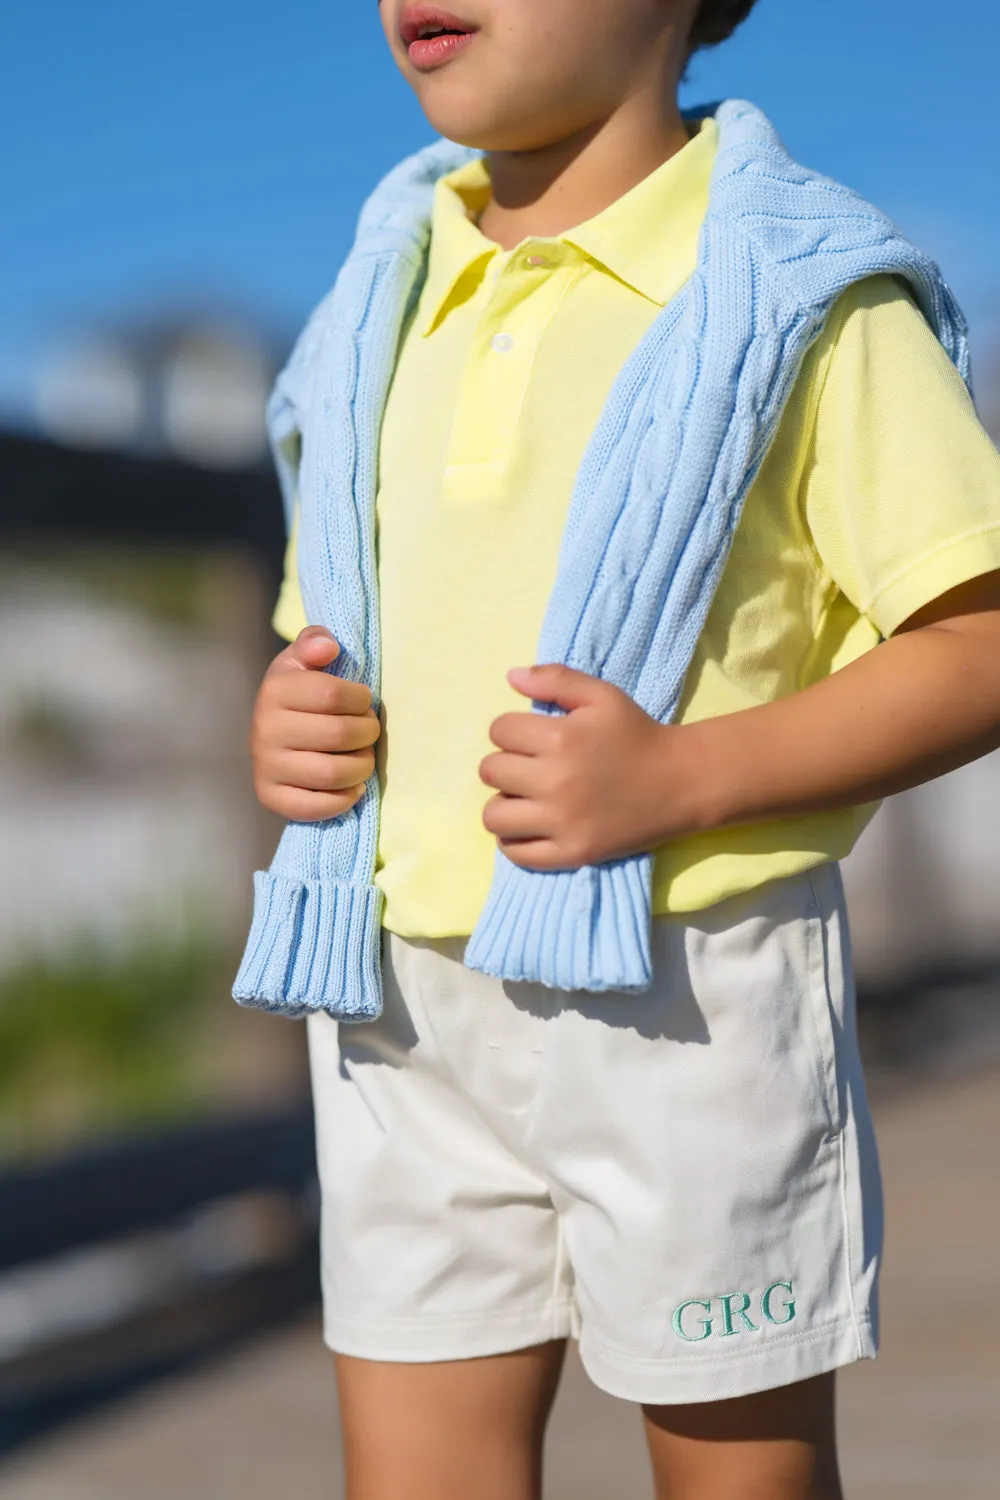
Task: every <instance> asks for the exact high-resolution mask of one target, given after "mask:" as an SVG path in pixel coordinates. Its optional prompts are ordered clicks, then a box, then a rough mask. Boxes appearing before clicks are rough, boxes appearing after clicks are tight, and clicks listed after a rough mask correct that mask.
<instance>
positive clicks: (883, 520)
mask: <svg viewBox="0 0 1000 1500" xmlns="http://www.w3.org/2000/svg"><path fill="white" fill-rule="evenodd" d="M814 352H815V353H816V355H817V384H816V395H815V407H814V417H813V437H812V444H811V449H810V454H809V459H808V461H807V463H806V466H805V470H804V473H803V490H802V496H803V502H804V508H805V518H806V525H807V527H808V530H809V533H810V535H811V537H812V540H813V544H814V546H815V548H816V551H817V553H818V554H819V558H820V561H821V562H822V565H823V567H824V569H825V570H826V572H827V573H828V574H829V575H830V577H831V578H832V579H833V581H834V582H835V583H836V585H837V586H838V587H839V588H840V590H841V591H842V592H843V594H844V595H846V597H847V598H848V599H849V600H850V601H851V603H852V604H853V605H854V606H855V608H856V609H857V610H858V611H859V612H860V613H861V614H862V615H864V616H865V617H866V618H867V619H869V620H870V621H871V623H872V624H873V625H874V626H875V628H876V629H877V630H878V631H879V633H880V634H881V635H883V636H889V635H891V634H892V633H893V631H895V630H897V629H898V628H899V626H900V625H902V624H903V622H904V621H905V620H907V619H909V617H910V616H911V615H913V614H914V613H916V611H917V610H919V609H921V608H923V606H924V605H926V604H929V603H930V602H931V601H932V600H934V599H937V598H939V597H940V596H941V595H942V594H945V593H947V592H948V590H949V589H952V588H956V587H957V586H958V585H959V584H961V583H965V582H968V580H969V579H972V578H976V577H979V576H980V575H981V574H983V573H989V572H992V571H993V570H994V569H1000V454H998V453H997V450H996V448H995V447H994V445H993V442H992V440H991V439H990V437H989V435H988V433H987V432H986V431H985V429H984V428H983V426H982V424H981V423H980V421H979V418H978V416H977V414H976V410H975V406H974V405H973V402H972V399H971V397H970V395H969V393H968V390H967V389H966V386H965V383H964V381H963V380H962V378H961V376H960V375H959V374H958V371H957V370H956V369H955V367H954V365H953V364H952V363H951V361H950V359H949V358H948V356H947V354H946V353H945V352H944V349H943V348H942V347H941V345H940V344H939V343H938V340H937V339H936V338H935V336H934V334H933V332H932V330H931V329H930V327H929V326H928V324H927V322H926V321H925V319H924V317H923V315H922V314H921V312H920V311H919V310H918V308H917V306H916V305H915V303H914V302H913V300H912V299H911V297H910V295H909V292H908V291H907V290H906V289H905V288H904V286H903V285H902V284H901V283H899V282H897V281H895V280H893V279H892V278H890V277H872V278H871V279H869V280H867V281H863V282H859V283H858V284H857V285H856V286H854V287H851V288H850V289H849V290H848V291H847V292H845V293H844V295H843V296H842V297H841V298H840V300H839V302H838V303H837V305H836V307H835V308H834V311H833V313H832V315H831V317H830V319H829V321H828V324H827V327H826V329H825V330H824V333H823V335H822V337H821V340H820V343H819V344H818V345H817V348H816V350H815V351H814Z"/></svg>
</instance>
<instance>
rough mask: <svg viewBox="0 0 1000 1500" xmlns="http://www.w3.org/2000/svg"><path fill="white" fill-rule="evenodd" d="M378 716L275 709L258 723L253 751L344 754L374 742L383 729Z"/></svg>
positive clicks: (364, 747) (361, 748)
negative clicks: (313, 751)
mask: <svg viewBox="0 0 1000 1500" xmlns="http://www.w3.org/2000/svg"><path fill="white" fill-rule="evenodd" d="M381 727H382V726H381V725H380V724H379V721H378V715H377V714H376V713H374V712H373V711H372V710H371V709H369V710H368V712H367V713H364V714H317V713H301V712H297V711H295V710H292V709H285V708H277V707H276V708H274V709H272V711H271V712H270V713H268V714H262V715H260V717H259V720H258V723H257V724H256V726H255V733H254V737H253V744H254V750H255V752H256V751H267V750H315V751H320V752H322V753H323V754H326V755H341V754H344V753H346V752H348V751H351V750H364V749H366V748H367V747H368V746H370V745H374V743H375V741H376V740H377V739H378V737H379V734H380V732H381Z"/></svg>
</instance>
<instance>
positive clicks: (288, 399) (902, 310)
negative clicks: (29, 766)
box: [236, 0, 1000, 1500]
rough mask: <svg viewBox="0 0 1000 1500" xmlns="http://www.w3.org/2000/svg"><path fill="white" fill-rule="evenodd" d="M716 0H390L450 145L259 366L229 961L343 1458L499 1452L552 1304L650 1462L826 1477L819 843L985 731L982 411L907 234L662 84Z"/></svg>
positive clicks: (560, 1335)
mask: <svg viewBox="0 0 1000 1500" xmlns="http://www.w3.org/2000/svg"><path fill="white" fill-rule="evenodd" d="M752 4H753V0H467V3H464V0H463V4H462V8H461V12H460V14H457V15H456V14H452V13H450V12H445V11H443V10H441V9H440V8H439V7H438V6H437V5H436V4H425V3H420V4H407V3H404V0H382V5H381V16H382V21H383V24H384V27H385V31H386V35H387V37H388V40H389V45H390V47H391V49H392V52H393V55H394V57H395V58H396V60H397V62H398V63H399V66H400V68H401V69H402V71H403V73H404V75H405V77H406V78H407V80H408V81H409V82H410V83H411V84H412V86H413V87H414V89H415V90H416V92H417V95H418V97H419V99H420V102H421V104H422V106H423V108H424V110H425V112H426V114H427V116H428V118H429V120H430V122H431V123H432V125H433V126H434V128H435V129H436V130H437V131H439V132H440V133H441V135H443V136H444V137H445V138H446V141H445V142H438V143H437V144H436V145H434V146H432V147H430V148H428V150H426V151H424V152H421V153H420V154H419V155H418V156H416V157H414V158H412V159H411V160H410V161H408V162H406V163H404V164H403V165H402V166H401V167H400V168H397V169H396V171H395V172H394V173H393V174H391V175H390V177H389V178H387V179H386V181H385V182H384V183H383V184H382V186H381V187H380V188H379V190H378V192H377V193H376V194H375V195H374V197H373V198H372V199H371V200H370V202H369V204H368V205H367V206H366V209H365V211H364V213H363V215H362V219H361V223H360V226H359V231H358V239H357V242H356V245H355V248H354V250H353V251H352V254H351V256H350V257H349V259H348V261H347V263H346V265H345V267H344V269H343V270H342V272H341V274H340V277H339V278H338V282H337V285H336V287H335V289H334V291H333V292H332V293H331V296H330V297H329V298H328V299H327V301H326V302H325V303H324V304H323V305H322V306H321V307H320V309H319V310H318V311H317V313H316V314H315V315H314V317H313V319H312V320H311V322H310V324H309V326H308V327H307V329H306V332H305V333H304V335H303V337H302V339H301V340H300V342H299V345H298V346H297V349H296V351H295V354H294V355H293V357H292V360H291V361H290V363H289V365H288V367H287V369H286V371H285V372H284V374H283V375H282V377H281V379H280V381H279V385H278V389H277V392H276V394H275V398H274V400H273V403H272V408H271V425H272V433H273V438H274V443H275V448H276V452H277V454H278V458H279V468H280V471H281V475H282V480H283V484H284V488H285V494H286V499H287V502H288V507H289V517H290V520H291V522H292V532H293V535H292V542H291V546H290V550H289V560H288V575H287V578H286V581H285V586H284V589H283V593H282V597H281V600H280V603H279V607H278V612H277V615H276V625H277V628H278V629H279V631H281V632H282V633H283V634H284V635H285V636H286V637H287V638H288V639H289V640H291V641H294V644H293V645H291V646H290V647H289V648H288V649H287V650H285V651H283V652H282V653H281V655H280V656H278V657H277V658H276V660H275V662H274V664H273V666H272V667H271V669H270V671H269V672H268V674H267V677H266V679H265V682H264V685H263V687H262V689H261V693H260V698H259V702H258V707H257V712H256V716H255V727H254V738H253V749H254V761H255V770H256V784H257V789H258V792H259V795H260V798H261V800H262V801H263V802H264V804H265V805H266V806H267V807H270V808H272V809H273V810H275V811H276V812H278V813H280V814H282V815H283V816H284V817H285V818H288V819H290V820H292V821H291V823H290V826H289V828H288V830H287V831H286V833H285V836H284V838H283V840H282V844H281V847H280V849H279V851H278V854H277V856H276V859H275V863H274V866H273V868H272V870H271V871H270V873H268V874H266V875H258V877H257V908H256V914H255V919H254V927H253V932H252V934H251V939H250V943H249V945H248V949H247V955H246V958H245V960H244V964H243V967H242V969H241V973H240V976H239V979H238V980H237V985H236V994H237V997H238V998H239V999H241V1000H242V1001H243V1002H244V1003H247V1004H253V1005H260V1006H263V1007H265V1008H269V1009H273V1010H276V1011H280V1012H284V1013H286V1014H293V1015H295V1014H299V1015H302V1014H307V1015H309V1017H310V1019H309V1028H310V1031H309V1036H310V1046H311V1054H312V1064H313V1075H314V1085H315V1097H316V1110H317V1123H318V1139H319V1163H320V1176H321V1180H322V1187H323V1196H324V1251H323V1273H324V1300H325V1325H326V1336H327V1339H328V1342H329V1343H330V1345H331V1346H332V1348H333V1349H334V1350H335V1351H336V1352H337V1361H338V1373H339V1381H340V1395H341V1413H342V1420H343V1424H344V1432H345V1445H346V1454H347V1466H348V1485H349V1493H350V1495H351V1496H352V1500H423V1497H428V1500H430V1497H433V1500H458V1497H461V1500H530V1497H533V1496H537V1495H538V1494H539V1492H540V1490H539V1486H540V1477H539V1475H540V1450H541V1443H542V1435H543V1431H544V1427H545V1423H546V1419H547V1416H548V1412H549V1408H550V1406H551V1402H552V1399H553V1395H554V1392H555V1388H556V1384H557V1381H558V1378H559V1370H560V1365H561V1361H562V1358H563V1351H564V1347H565V1341H566V1339H567V1338H568V1337H569V1336H570V1335H574V1336H579V1338H580V1340H581V1354H582V1357H583V1360H584V1362H585V1364H586V1366H587V1369H588V1370H589V1372H590V1374H591V1376H592V1378H593V1379H594V1380H595V1381H596V1382H597V1384H598V1385H600V1386H602V1387H603V1388H604V1389H605V1390H607V1391H610V1392H612V1393H613V1394H615V1395H617V1396H620V1397H624V1398H626V1399H628V1400H631V1401H634V1402H637V1403H639V1404H640V1405H641V1406H642V1409H643V1412H644V1415H645V1425H646V1432H647V1436H648V1440H649V1447H650V1452H651V1455H652V1463H653V1468H654V1471H655V1478H656V1486H657V1494H659V1495H661V1496H667V1495H669V1496H670V1497H671V1500H688V1497H692V1500H694V1497H697V1500H713V1497H718V1500H723V1497H724V1500H743V1497H747V1500H749V1497H751V1496H754V1497H756V1496H767V1497H768V1500H804V1497H811V1500H818V1497H823V1500H831V1497H834V1496H837V1495H839V1493H840V1489H839V1481H838V1477H837V1460H836V1452H835V1443H834V1435H833V1434H834V1419H833V1406H834V1374H833V1372H834V1371H835V1370H836V1369H837V1368H839V1367H841V1366H843V1365H845V1364H848V1363H850V1362H852V1361H854V1360H857V1359H859V1358H867V1357H871V1356H872V1355H873V1354H874V1352H875V1348H876V1342H877V1310H876V1281H877V1271H878V1262H879V1254H880V1240H881V1205H880V1198H879V1182H878V1168H877V1163H876V1157H875V1148H874V1144H873V1140H872V1134H871V1126H870V1121H869V1115H868V1109H867V1105H866V1102H865V1093H864V1085H863V1080H862V1076H861V1071H860V1065H859V1061H858V1053H857V1046H856V1040H855V1032H854V1018H853V987H852V976H851V967H850V956H849V946H848V938H847V931H846V925H845V918H844V908H843V899H842V893H841V887H840V883H839V877H838V865H837V861H838V859H839V858H840V857H841V856H842V855H844V854H846V853H847V852H848V850H849V849H850V848H851V846H852V845H853V843H854V841H855V839H856V838H857V836H858V834H859V832H860V831H861V829H862V828H863V827H864V825H865V823H866V822H867V821H868V819H869V817H870V816H871V814H872V811H873V803H874V802H875V801H876V800H877V799H878V798H880V797H883V796H885V795H887V794H889V793H892V792H896V791H898V790H900V789H902V788H904V787H909V786H914V785H916V784H918V783H919V782H922V781H925V780H927V779H928V778H930V777H933V776H936V775H938V774H940V773H942V772H944V771H946V770H948V769H950V768H952V767H955V766H958V765H961V764H962V763H964V762H966V761H969V760H971V759H973V758H974V757H976V756H978V755H981V754H983V753H985V752H986V751H988V750H989V749H990V748H992V747H993V746H995V745H997V744H998V743H1000V459H998V456H997V454H996V453H995V451H994V449H993V447H992V445H991V444H990V442H989V440H988V438H987V437H986V435H985V433H984V432H983V431H982V429H981V428H980V426H979V424H978V422H977V420H976V417H975V413H974V409H973V407H972V404H971V401H970V399H969V396H968V393H967V390H966V387H965V384H964V381H963V375H964V374H966V373H967V348H966V340H965V332H964V325H963V323H962V319H961V314H960V313H959V312H958V310H957V308H956V307H955V304H954V302H953V300H952V298H951V295H950V293H949V292H948V289H947V287H946V286H944V284H943V283H942V281H941V279H940V276H939V274H938V273H937V271H936V268H935V267H933V266H932V265H931V264H930V263H929V262H928V261H926V260H925V259H924V258H923V257H922V256H921V255H920V254H919V253H918V252H917V251H916V250H914V249H913V248H912V247H910V246H908V245H907V244H906V243H905V242H904V241H903V240H901V239H900V238H899V236H898V234H897V233H896V232H895V231H894V230H893V228H892V226H891V225H890V224H889V223H888V222H887V221H886V220H885V219H884V218H882V217H881V216H880V215H879V214H878V213H877V212H876V211H875V210H874V209H872V208H871V207H870V206H869V205H867V204H864V203H863V202H861V200H860V199H858V198H856V197H855V196H854V195H853V194H851V193H849V192H847V191H846V190H845V189H841V188H838V187H837V186H836V185H835V184H832V183H830V182H828V181H827V180H826V179H823V178H819V177H817V176H815V174H813V173H810V172H807V171H805V170H804V169H803V168H801V167H799V166H797V165H796V164H795V163H794V162H793V161H792V160H791V158H790V157H788V155H787V154H786V153H785V151H784V150H783V148H782V147H781V144H780V142H779V140H778V138H777V137H776V136H775V134H774V132H773V130H772V129H771V127H770V126H769V125H768V123H767V121H766V120H765V119H764V117H763V116H762V115H761V114H760V112H759V111H757V110H756V109H754V108H753V107H752V106H750V105H747V104H742V103H739V102H732V101H730V102H729V103H727V104H724V105H722V106H720V107H715V108H712V109H706V110H702V111H699V112H696V113H695V114H694V115H693V116H691V117H689V118H683V117H682V116H681V115H680V113H679V112H678V108H677V104H676V94H677V84H678V81H679V79H680V76H681V74H682V72H683V70H684V68H685V66H686V64H687V62H688V60H689V58H690V56H691V54H692V52H693V51H695V50H696V49H697V48H699V47H702V46H707V45H710V44H714V43H716V42H719V41H722V40H724V39H725V38H726V37H727V36H728V35H729V34H730V33H731V32H732V31H733V30H734V29H735V27H736V26H737V24H738V23H739V22H740V21H742V20H743V19H745V17H746V16H747V14H748V13H749V11H750V10H751V9H752ZM448 142H461V143H462V145H461V146H453V145H451V144H448ZM376 522H377V535H376ZM300 584H301V589H302V592H301V595H300V592H299V588H300ZM307 626H308V628H305V627H307ZM876 645H877V646H878V650H872V649H871V648H872V647H875V646H876ZM533 661H538V662H540V663H541V665H538V666H527V665H524V664H525V663H531V662H533ZM380 730H381V732H380ZM376 753H377V756H378V766H377V768H376ZM376 769H377V772H378V774H377V775H375V774H374V773H375V771H376ZM335 1018H340V1019H343V1020H353V1021H354V1022H356V1023H359V1024H356V1025H354V1026H341V1027H340V1028H339V1036H338V1027H337V1025H336V1020H335Z"/></svg>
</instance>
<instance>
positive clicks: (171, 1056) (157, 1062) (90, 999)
mask: <svg viewBox="0 0 1000 1500" xmlns="http://www.w3.org/2000/svg"><path fill="white" fill-rule="evenodd" d="M231 964H232V960H231V955H230V954H228V953H227V952H224V951H222V950H221V948H220V945H219V944H218V943H217V942H212V941H210V940H206V939H203V938H198V937H190V938H186V939H180V938H173V939H171V938H167V937H164V936H163V935H162V934H149V935H146V934H143V933H141V932H137V933H136V934H135V935H134V936H133V938H132V939H131V940H130V942H129V943H128V945H127V947H125V948H122V949H118V950H114V951H113V950H109V949H107V948H105V947H102V946H101V945H99V944H98V943H96V942H94V941H92V940H88V939H82V940H81V941H80V942H79V943H77V944H76V945H74V946H73V948H72V949H71V950H70V951H69V952H68V954H67V955H66V956H65V957H64V958H62V959H60V960H59V961H55V960H51V959H41V958H37V959H32V960H29V961H27V962H25V963H23V964H22V965H20V966H19V967H18V968H16V969H13V970H10V971H8V972H7V973H5V974H3V975H2V976H0V1159H4V1158H5V1159H8V1160H9V1159H11V1158H13V1159H17V1160H23V1159H25V1158H30V1157H35V1156H38V1155H44V1154H47V1153H50V1152H53V1151H57V1150H59V1149H60V1148H61V1147H65V1146H67V1145H69V1144H70V1143H73V1144H76V1143H78V1142H79V1141H80V1140H81V1139H86V1138H88V1137H94V1136H100V1135H104V1134H110V1133H116V1132H120V1131H127V1130H129V1129H135V1128H142V1127H144V1126H150V1125H154V1124H158V1123H164V1122H166V1121H168V1120H170V1119H174V1118H178V1117H181V1116H184V1115H187V1114H189V1113H190V1112H191V1111H192V1110H193V1109H194V1108H196V1107H197V1106H198V1105H199V1104H202V1103H204V1102H205V1101H206V1099H207V1097H208V1096H209V1094H210V1084H209V1082H208V1077H207V1073H206V1068H205V1066H204V1060H203V1058H202V1056H201V1053H202V1051H203V1043H204V1039H205V1031H206V1025H205V1020H206V1017H207V1015H208V1013H209V1011H210V1009H211V1007H212V1006H213V1002H214V1003H220V1004H221V1003H225V1002H224V1000H223V998H222V997H223V996H224V995H225V994H226V992H227V991H228V989H229V984H230V982H231V975H232V966H231Z"/></svg>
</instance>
